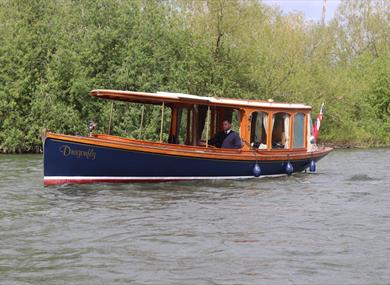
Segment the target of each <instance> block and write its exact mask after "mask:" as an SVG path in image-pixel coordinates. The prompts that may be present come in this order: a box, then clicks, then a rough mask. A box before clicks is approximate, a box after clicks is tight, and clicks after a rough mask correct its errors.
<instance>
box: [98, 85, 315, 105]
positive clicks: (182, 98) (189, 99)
mask: <svg viewBox="0 0 390 285" xmlns="http://www.w3.org/2000/svg"><path fill="white" fill-rule="evenodd" d="M91 95H92V96H95V97H98V98H103V99H111V100H119V101H127V102H134V103H144V104H156V105H157V104H162V102H165V103H182V104H201V105H210V106H220V107H238V108H239V107H244V108H245V107H247V108H277V109H306V110H310V109H311V106H309V105H305V104H291V103H280V102H268V101H260V100H246V99H230V98H219V97H206V96H197V95H190V94H183V93H170V92H157V93H148V92H136V91H121V90H107V89H95V90H92V91H91Z"/></svg>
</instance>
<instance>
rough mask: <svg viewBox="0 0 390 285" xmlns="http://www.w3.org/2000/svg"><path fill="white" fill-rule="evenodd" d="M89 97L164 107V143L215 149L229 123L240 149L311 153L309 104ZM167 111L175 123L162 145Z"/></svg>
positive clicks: (128, 94)
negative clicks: (214, 141)
mask: <svg viewBox="0 0 390 285" xmlns="http://www.w3.org/2000/svg"><path fill="white" fill-rule="evenodd" d="M91 94H92V95H93V96H96V97H98V98H104V99H112V100H119V101H126V102H133V103H141V104H153V105H160V106H161V118H160V120H161V129H160V143H164V144H169V145H184V146H185V145H187V146H192V147H199V148H215V147H214V146H212V145H210V144H209V143H208V142H209V139H210V138H213V137H214V136H215V134H216V133H217V132H220V131H221V130H222V121H223V120H226V119H228V120H229V121H231V122H232V123H233V128H232V129H233V130H234V131H236V132H238V133H239V135H240V137H241V139H242V149H241V150H242V151H250V150H254V149H256V150H258V151H261V152H263V151H276V150H277V151H278V152H291V151H292V152H295V151H310V150H312V142H311V141H312V140H311V138H310V137H311V128H312V122H311V114H310V111H311V107H310V106H308V105H304V104H290V103H276V102H272V101H260V100H243V99H228V98H216V97H203V96H195V95H188V94H181V93H167V92H158V93H146V92H132V91H117V90H93V91H91ZM167 109H168V110H169V112H170V118H171V122H170V128H169V134H168V139H167V140H166V141H163V136H162V134H163V129H162V125H163V124H162V122H163V120H164V116H166V112H167Z"/></svg>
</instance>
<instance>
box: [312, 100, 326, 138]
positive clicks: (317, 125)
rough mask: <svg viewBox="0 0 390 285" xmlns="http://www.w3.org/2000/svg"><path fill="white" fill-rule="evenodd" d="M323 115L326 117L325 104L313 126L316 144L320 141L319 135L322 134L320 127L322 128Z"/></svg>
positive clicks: (322, 105)
mask: <svg viewBox="0 0 390 285" xmlns="http://www.w3.org/2000/svg"><path fill="white" fill-rule="evenodd" d="M323 115H324V103H322V104H321V109H320V112H319V113H318V116H317V120H316V121H315V123H314V126H313V136H314V139H315V142H316V143H317V141H318V134H319V133H320V126H321V120H322V116H323Z"/></svg>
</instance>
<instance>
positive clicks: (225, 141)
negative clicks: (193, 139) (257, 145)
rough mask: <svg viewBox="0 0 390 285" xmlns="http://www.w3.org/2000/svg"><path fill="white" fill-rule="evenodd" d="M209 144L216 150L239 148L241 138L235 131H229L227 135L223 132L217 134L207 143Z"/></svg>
mask: <svg viewBox="0 0 390 285" xmlns="http://www.w3.org/2000/svg"><path fill="white" fill-rule="evenodd" d="M209 144H211V145H214V146H215V147H218V148H241V147H242V144H241V138H240V136H239V135H238V133H236V132H235V131H230V132H229V134H226V133H225V132H219V133H217V134H216V135H215V137H214V138H213V139H211V140H210V141H209Z"/></svg>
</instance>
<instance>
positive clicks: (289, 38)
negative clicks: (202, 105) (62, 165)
mask: <svg viewBox="0 0 390 285" xmlns="http://www.w3.org/2000/svg"><path fill="white" fill-rule="evenodd" d="M389 11H390V4H389V2H388V1H385V0H382V1H365V0H356V1H344V2H342V3H341V5H340V7H339V9H338V11H337V14H336V16H335V18H334V20H332V21H331V22H329V23H327V24H326V25H320V24H319V23H316V22H307V21H305V20H304V18H303V16H302V15H301V14H299V13H290V14H288V15H283V14H282V13H281V11H280V10H279V9H278V8H276V7H271V6H267V5H265V4H263V3H261V2H259V1H255V0H251V1H250V0H249V1H239V0H208V1H192V0H170V1H146V0H127V1H126V0H125V1H119V0H98V1H92V0H86V1H70V0H69V1H68V0H66V1H44V0H33V1H28V2H26V1H20V0H12V1H11V0H0V152H37V151H40V148H41V141H40V138H39V134H40V131H41V130H42V129H43V128H44V127H46V128H48V129H50V130H52V131H56V132H62V133H73V134H74V133H78V134H86V132H87V128H86V126H87V123H88V121H91V120H93V121H95V122H97V123H98V128H99V131H101V132H107V131H108V122H109V117H110V112H111V102H110V101H102V100H96V99H95V98H92V97H91V96H90V95H89V94H88V92H89V91H90V90H91V89H94V88H110V89H122V90H137V91H152V92H154V91H172V92H185V93H191V94H198V95H211V96H223V97H236V98H252V99H268V98H273V99H274V100H281V101H287V102H304V103H308V104H311V105H313V106H314V110H316V108H318V107H319V105H320V104H321V102H325V103H326V107H327V110H326V113H325V118H324V121H323V126H322V133H321V138H322V141H323V142H325V143H326V142H328V143H335V144H348V145H384V144H386V145H388V144H390V136H389V133H390V60H389V58H390V44H389V38H390V22H389V16H388V15H389ZM113 106H114V108H113V118H112V120H113V122H112V125H113V127H112V129H111V132H112V133H114V134H119V133H121V134H125V135H127V136H129V137H135V138H137V137H140V136H142V137H143V138H147V139H153V140H157V139H158V138H159V128H160V121H159V120H160V112H161V108H160V107H158V106H157V107H156V106H145V107H144V112H142V109H141V108H140V106H139V105H133V104H123V103H118V102H115V103H114V104H113ZM314 113H315V112H314ZM142 114H143V116H144V117H143V122H142V124H143V125H142V128H141V116H142ZM166 114H167V115H166V116H165V118H166V119H165V122H164V125H165V126H166V127H168V120H169V113H168V112H166ZM314 115H315V114H314Z"/></svg>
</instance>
